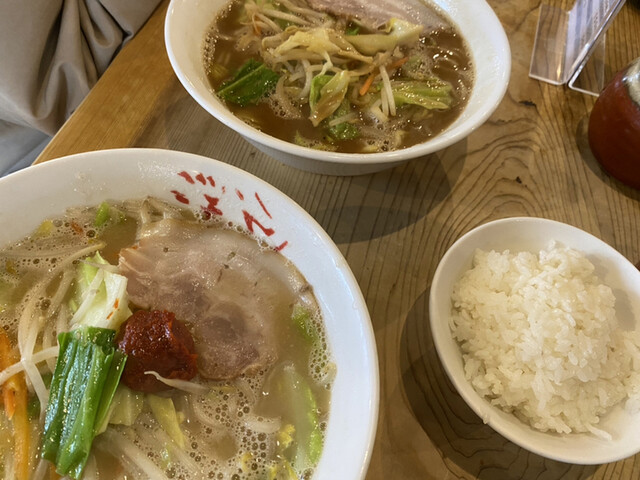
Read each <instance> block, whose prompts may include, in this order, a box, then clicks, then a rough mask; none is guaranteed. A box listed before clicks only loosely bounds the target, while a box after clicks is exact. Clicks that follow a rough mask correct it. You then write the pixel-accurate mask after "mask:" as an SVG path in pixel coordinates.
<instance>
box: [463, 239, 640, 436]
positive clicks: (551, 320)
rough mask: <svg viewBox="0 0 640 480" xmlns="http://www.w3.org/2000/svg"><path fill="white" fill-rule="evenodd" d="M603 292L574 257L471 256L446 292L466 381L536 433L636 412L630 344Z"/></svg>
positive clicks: (637, 381) (633, 338)
mask: <svg viewBox="0 0 640 480" xmlns="http://www.w3.org/2000/svg"><path fill="white" fill-rule="evenodd" d="M614 304H615V297H614V295H613V292H612V291H611V288H609V287H608V286H606V285H602V284H600V283H599V282H598V279H597V277H596V276H595V275H594V266H593V264H592V263H591V262H590V261H589V260H588V259H587V258H586V257H585V256H584V255H583V254H582V253H580V252H578V251H576V250H573V249H569V248H566V247H561V246H558V245H555V244H553V243H552V244H551V245H550V246H549V247H548V248H547V249H545V250H542V251H540V252H539V253H537V254H534V253H530V252H521V253H515V254H512V253H510V252H509V251H508V250H507V251H505V252H502V253H499V252H495V251H491V252H485V251H481V250H478V251H476V253H475V256H474V260H473V266H472V268H471V269H470V270H468V271H467V272H465V273H464V275H463V276H462V277H461V278H460V280H459V281H458V282H457V283H456V285H455V286H454V289H453V294H452V305H453V310H452V317H451V329H452V332H453V335H454V338H455V339H456V340H457V341H458V343H459V344H460V347H461V349H462V353H463V359H464V369H465V375H466V377H467V379H468V380H469V381H470V382H471V383H472V385H473V387H474V388H475V389H476V391H477V392H478V393H479V394H480V395H482V396H484V397H486V398H487V399H488V400H489V401H490V402H491V403H492V404H493V405H496V406H498V407H500V408H502V409H503V410H505V411H508V412H512V413H513V414H515V415H516V416H517V417H518V418H520V419H521V420H523V421H524V422H526V423H528V424H530V425H531V426H532V427H534V428H536V429H538V430H541V431H555V432H560V433H570V432H591V433H593V434H596V435H598V436H601V437H604V438H610V436H609V434H608V433H607V432H604V431H603V430H602V429H600V428H597V427H596V425H597V424H598V422H599V420H600V416H602V415H603V414H605V413H606V412H607V411H608V410H609V409H610V408H611V407H612V406H613V405H615V404H617V403H619V402H621V401H623V400H625V399H626V407H627V408H630V409H632V410H634V411H635V410H637V409H638V406H640V374H639V373H638V372H640V348H639V347H640V337H639V335H638V334H637V333H636V332H629V331H623V330H621V329H620V328H619V327H618V321H617V319H616V314H615V309H614Z"/></svg>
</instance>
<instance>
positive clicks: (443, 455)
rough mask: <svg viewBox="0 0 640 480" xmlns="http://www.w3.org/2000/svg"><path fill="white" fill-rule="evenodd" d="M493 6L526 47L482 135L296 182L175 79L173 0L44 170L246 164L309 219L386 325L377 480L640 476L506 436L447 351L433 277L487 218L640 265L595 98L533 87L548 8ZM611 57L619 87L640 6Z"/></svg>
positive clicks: (291, 172)
mask: <svg viewBox="0 0 640 480" xmlns="http://www.w3.org/2000/svg"><path fill="white" fill-rule="evenodd" d="M489 3H490V4H491V5H492V7H493V8H494V10H495V11H496V14H497V15H498V17H499V18H500V20H501V22H502V23H503V25H504V27H505V30H506V32H507V35H508V37H509V40H510V43H511V49H512V61H513V66H512V75H511V82H510V86H509V89H508V92H507V94H506V96H505V98H504V100H503V101H502V103H501V104H500V106H499V108H498V109H497V110H496V111H495V113H494V114H493V115H492V116H491V117H490V119H489V120H488V121H487V122H486V123H485V124H484V125H483V126H482V127H481V128H479V129H478V130H477V131H476V132H474V133H473V134H471V135H470V136H469V137H468V138H466V139H464V140H462V141H460V142H458V143H456V144H455V145H452V146H451V147H449V148H447V149H445V150H443V151H440V152H438V153H435V154H433V155H430V156H428V157H426V158H422V159H417V160H414V161H412V162H409V163H407V164H404V165H402V166H400V167H397V168H394V169H392V170H388V171H385V172H380V173H377V174H373V175H365V176H360V177H344V178H341V177H329V176H322V175H314V174H310V173H306V172H302V171H297V170H295V169H292V168H290V167H287V166H284V165H282V164H280V163H278V162H276V161H275V160H273V159H271V158H269V157H268V156H266V155H264V154H262V153H261V152H259V151H258V150H256V149H255V148H254V147H252V146H250V145H249V144H248V143H246V142H245V141H244V140H242V139H241V138H240V137H239V136H238V135H237V134H235V133H234V132H232V131H230V130H229V129H228V128H226V127H225V126H223V125H222V124H220V123H219V122H218V121H217V120H215V119H213V118H212V117H210V116H209V115H208V114H207V113H206V112H205V111H204V110H203V109H202V108H200V107H199V106H198V105H197V104H196V103H195V102H194V101H193V100H191V98H190V97H189V96H188V94H187V93H186V92H185V91H184V89H183V88H182V87H181V85H180V84H179V82H178V80H177V79H176V78H175V76H174V74H173V72H172V71H171V68H170V65H169V62H168V59H167V57H166V54H165V51H164V43H163V33H162V26H163V20H164V13H165V10H166V3H165V4H163V6H162V7H161V8H160V9H159V10H158V11H157V12H156V14H155V15H154V16H153V17H152V18H151V19H150V21H149V22H148V24H147V25H146V26H145V28H144V29H143V30H142V31H141V32H140V33H139V34H138V36H137V37H136V38H135V39H134V40H133V41H132V42H131V43H130V44H129V45H127V46H126V47H125V48H124V49H123V51H122V52H121V53H120V54H119V55H118V57H117V58H116V60H115V62H114V63H113V65H112V66H111V67H110V68H109V69H108V70H107V72H106V74H105V75H104V76H103V77H102V79H101V80H100V81H99V82H98V84H97V85H96V87H95V88H94V90H93V91H92V93H91V94H90V95H89V97H88V98H87V99H86V101H85V102H84V103H83V104H82V105H81V106H80V108H78V110H77V111H76V112H75V114H74V115H73V117H72V118H71V119H70V120H69V121H68V122H67V123H66V124H65V126H64V127H63V128H62V130H61V131H60V132H59V133H58V135H56V137H55V138H54V140H53V141H52V142H51V144H50V145H49V146H48V147H47V149H46V150H45V151H44V152H43V153H42V155H41V156H40V158H39V159H38V161H45V160H49V159H53V158H56V157H59V156H63V155H68V154H71V153H76V152H83V151H88V150H97V149H103V148H116V147H131V146H133V147H156V148H169V149H174V150H182V151H188V152H193V153H198V154H201V155H206V156H210V157H213V158H217V159H220V160H223V161H225V162H228V163H230V164H233V165H236V166H238V167H240V168H243V169H245V170H247V171H249V172H251V173H253V174H255V175H257V176H259V177H261V178H263V179H264V180H266V181H268V182H269V183H271V184H273V185H274V186H275V187H277V188H279V189H280V190H282V191H283V192H284V193H286V194H287V195H289V196H290V197H291V198H293V199H294V200H295V201H297V202H298V203H299V204H300V205H301V206H302V207H303V208H305V209H306V210H307V211H308V212H310V213H311V215H312V216H313V217H314V218H315V219H316V220H317V221H318V222H319V223H320V224H321V225H322V226H323V228H324V229H325V230H326V231H327V232H328V233H329V235H330V236H331V237H332V238H333V239H334V241H335V242H336V243H337V245H338V246H339V248H340V250H341V251H342V253H343V254H344V255H345V257H346V259H347V261H348V262H349V265H350V266H351V268H352V270H353V272H354V274H355V276H356V278H357V280H358V282H359V284H360V286H361V288H362V291H363V293H364V295H365V298H366V300H367V305H368V306H369V309H370V312H371V317H372V322H373V326H374V330H375V335H376V340H377V347H378V354H379V359H380V374H381V405H380V417H379V422H378V432H377V438H376V444H375V448H374V451H373V455H372V459H371V465H370V469H369V473H368V476H367V478H368V479H371V480H374V479H376V480H377V479H386V478H401V479H442V480H446V479H476V478H479V479H531V480H533V479H535V480H546V479H556V478H567V479H620V478H622V479H637V478H640V455H636V456H634V457H631V458H628V459H626V460H624V461H620V462H616V463H612V464H606V465H599V466H578V465H569V464H563V463H560V462H555V461H551V460H547V459H544V458H542V457H540V456H538V455H535V454H532V453H529V452H527V451H525V450H523V449H521V448H519V447H517V446H516V445H514V444H513V443H511V442H509V441H507V440H505V439H504V438H503V437H501V436H500V435H498V434H497V433H495V432H494V431H493V430H492V429H491V428H489V427H488V426H486V425H484V424H483V423H482V421H481V420H480V419H479V418H478V417H477V416H476V415H475V414H474V413H473V412H472V411H471V410H470V409H469V407H467V405H466V404H465V403H464V401H463V400H462V399H461V397H460V396H459V395H458V394H457V393H456V391H455V390H454V388H453V387H452V385H451V383H450V382H449V381H448V379H447V377H446V374H445V373H444V371H443V369H442V366H441V364H440V361H439V360H438V357H437V354H436V352H435V349H434V346H433V342H432V339H431V332H430V330H429V327H428V320H429V316H428V293H429V287H430V283H431V279H432V277H433V273H434V271H435V269H436V266H437V264H438V261H439V260H440V258H441V257H442V256H443V254H444V252H445V251H446V249H447V248H448V247H449V246H450V245H451V244H452V243H453V242H454V241H455V240H456V239H457V238H458V237H460V236H461V235H462V234H464V233H465V232H467V231H469V230H470V229H472V228H473V227H475V226H477V225H480V224H482V223H484V222H487V221H489V220H494V219H497V218H502V217H508V216H518V215H522V216H541V217H547V218H551V219H555V220H560V221H563V222H567V223H570V224H572V225H575V226H578V227H580V228H583V229H584V230H587V231H589V232H591V233H593V234H594V235H596V236H598V237H600V238H602V239H603V240H604V241H606V242H608V243H609V244H611V245H613V246H614V247H615V248H617V249H618V250H619V251H620V252H622V253H623V254H624V255H625V256H627V258H629V259H630V260H632V261H633V262H638V261H639V260H640V192H638V191H636V190H633V189H630V188H628V187H625V186H624V185H622V184H620V183H619V182H617V181H615V180H613V179H612V178H610V177H609V176H608V175H607V174H606V173H605V172H603V170H602V169H601V168H600V166H599V164H598V163H597V161H596V160H595V159H594V157H593V156H592V154H591V153H590V151H589V148H588V143H587V137H586V135H587V122H588V116H589V112H590V110H591V108H592V106H593V103H594V100H595V99H594V98H593V97H589V96H586V95H583V94H580V93H577V92H574V91H571V90H569V89H568V88H566V87H555V86H551V85H547V84H544V83H541V82H538V81H535V80H532V79H530V78H529V77H528V70H529V61H530V55H531V50H532V47H533V39H534V36H535V29H536V24H537V18H538V8H539V5H540V1H539V0H490V2H489ZM565 3H571V2H565ZM565 7H566V5H565ZM607 52H608V62H609V63H608V64H607V75H609V76H611V75H612V73H613V72H615V71H616V70H618V69H620V68H622V67H623V66H624V65H626V63H628V62H629V61H630V60H632V59H633V58H635V57H637V56H639V55H640V10H639V7H638V2H637V1H635V0H634V1H629V2H627V4H626V5H625V7H624V8H623V10H622V11H621V13H620V14H619V16H618V18H616V21H615V23H614V25H613V27H612V28H611V30H610V32H609V33H608V36H607Z"/></svg>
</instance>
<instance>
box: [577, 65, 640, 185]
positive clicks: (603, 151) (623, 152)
mask: <svg viewBox="0 0 640 480" xmlns="http://www.w3.org/2000/svg"><path fill="white" fill-rule="evenodd" d="M589 146H590V147H591V151H592V152H593V154H594V155H595V157H596V159H597V160H598V161H599V162H600V164H601V165H602V167H603V168H604V169H605V170H606V171H607V172H608V173H609V174H611V175H612V176H613V177H615V178H617V179H618V180H620V181H621V182H623V183H625V184H627V185H630V186H632V187H634V188H637V189H640V58H637V59H636V60H634V61H633V62H632V63H631V64H630V65H629V66H628V67H627V68H625V69H624V70H622V71H620V72H618V73H617V74H616V76H615V77H614V78H613V80H612V81H611V82H610V83H609V84H608V85H607V86H606V87H605V88H604V89H603V90H602V92H601V93H600V96H599V97H598V100H597V101H596V103H595V105H594V106H593V110H592V111H591V116H590V117H589Z"/></svg>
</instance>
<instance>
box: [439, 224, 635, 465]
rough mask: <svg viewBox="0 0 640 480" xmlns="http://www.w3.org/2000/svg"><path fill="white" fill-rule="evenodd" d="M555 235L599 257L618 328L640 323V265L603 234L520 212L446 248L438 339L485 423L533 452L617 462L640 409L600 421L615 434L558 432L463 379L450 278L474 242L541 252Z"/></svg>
mask: <svg viewBox="0 0 640 480" xmlns="http://www.w3.org/2000/svg"><path fill="white" fill-rule="evenodd" d="M550 240H555V241H556V242H558V244H562V245H564V246H567V247H571V248H574V249H576V250H580V251H582V252H583V253H584V254H585V255H586V257H587V258H588V259H589V260H590V261H591V263H593V264H594V266H595V274H596V275H597V276H598V278H599V280H600V282H602V283H604V284H606V285H608V286H609V287H611V288H612V290H613V292H614V295H615V296H616V304H615V308H616V313H617V315H618V319H619V321H620V325H621V327H622V328H627V329H638V328H640V271H638V269H637V268H635V266H634V265H633V264H632V263H631V262H629V261H628V260H627V259H626V258H625V257H624V256H623V255H622V254H620V253H619V252H618V251H616V250H615V249H613V248H612V247H611V246H609V245H607V244H606V243H604V242H603V241H602V240H600V239H598V238H596V237H594V236H593V235H591V234H589V233H587V232H584V231H583V230H580V229H578V228H576V227H572V226H570V225H567V224H564V223H560V222H556V221H553V220H547V219H543V218H526V217H518V218H507V219H502V220H497V221H494V222H490V223H487V224H484V225H481V226H479V227H477V228H475V229H474V230H471V231H470V232H468V233H467V234H465V235H463V236H462V237H461V238H459V239H458V240H457V241H456V242H455V243H454V244H453V245H452V246H451V248H450V249H449V250H448V251H447V252H446V254H445V255H444V257H443V258H442V260H441V261H440V263H439V265H438V268H437V269H436V272H435V275H434V277H433V283H432V285H431V291H430V296H429V316H430V322H431V331H432V334H433V341H434V343H435V346H436V349H437V351H438V354H439V356H440V359H441V361H442V364H443V366H444V368H445V370H446V372H447V374H448V375H449V378H450V379H451V381H452V382H453V384H454V385H455V387H456V389H457V390H458V392H459V393H460V395H461V396H462V397H463V398H464V400H465V401H466V402H467V403H468V404H469V406H470V407H471V408H472V409H473V410H474V411H475V413H476V414H478V416H479V417H480V418H482V419H483V421H484V422H485V423H487V424H489V425H490V426H491V427H492V428H493V429H494V430H496V431H497V432H498V433H500V434H502V435H503V436H504V437H506V438H508V439H509V440H511V441H513V442H514V443H516V444H518V445H520V446H521V447H523V448H526V449H527V450H529V451H531V452H534V453H537V454H539V455H542V456H544V457H548V458H551V459H554V460H559V461H562V462H568V463H576V464H600V463H606V462H613V461H617V460H620V459H623V458H626V457H628V456H631V455H633V454H635V453H637V452H638V451H640V435H638V431H640V413H634V414H631V413H629V412H628V411H626V410H625V409H624V408H623V406H622V405H618V406H616V407H614V408H613V409H612V410H611V412H610V413H608V414H607V415H605V416H604V417H602V418H601V422H600V424H599V425H598V428H602V429H604V430H606V431H607V432H609V433H610V434H611V436H612V439H611V440H604V439H602V438H598V437H596V436H594V435H590V434H568V435H560V434H555V433H543V432H540V431H537V430H534V429H532V428H531V427H529V426H528V425H526V424H524V423H523V422H521V421H519V420H518V419H517V418H516V417H515V416H513V415H511V414H508V413H505V412H504V411H502V410H500V409H498V408H496V407H493V406H492V405H491V404H490V403H489V401H487V400H485V399H484V398H483V397H481V396H480V395H479V394H478V393H476V391H475V390H474V388H473V387H472V386H471V384H470V383H469V382H468V381H467V380H466V378H465V374H464V370H463V360H462V354H461V351H460V348H459V347H458V344H457V342H456V341H455V340H454V339H453V337H452V335H451V330H450V326H449V320H450V317H451V293H452V289H453V285H454V283H455V282H457V281H458V279H459V278H460V276H461V275H462V273H463V272H464V271H466V270H468V269H469V268H471V260H472V258H473V255H474V252H475V250H476V249H482V250H485V251H488V250H495V251H498V252H501V251H504V250H506V249H509V250H510V251H511V252H512V253H513V252H518V251H531V252H538V251H540V250H541V249H543V248H545V247H547V246H548V242H549V241H550Z"/></svg>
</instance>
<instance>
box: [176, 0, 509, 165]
mask: <svg viewBox="0 0 640 480" xmlns="http://www.w3.org/2000/svg"><path fill="white" fill-rule="evenodd" d="M194 1H197V0H194ZM423 1H424V0H423ZM182 3H185V0H171V1H170V3H169V7H168V9H167V13H166V16H165V22H164V41H165V48H166V51H167V55H168V57H169V62H170V64H171V67H172V69H173V71H174V73H175V75H176V76H177V77H178V79H179V81H180V83H181V84H182V85H183V87H184V88H185V89H186V90H187V92H188V93H189V95H191V96H192V98H194V99H195V100H196V102H197V103H198V104H199V105H200V106H201V107H203V108H204V109H205V110H206V111H207V112H208V113H209V114H211V115H212V116H213V117H215V118H216V119H217V120H219V121H220V122H221V123H223V124H224V125H226V126H227V127H229V128H231V129H232V130H234V131H235V132H236V133H238V134H240V135H242V136H243V137H246V138H247V139H249V140H250V141H253V142H256V143H258V144H261V145H264V146H265V147H267V148H271V149H273V150H276V151H280V152H284V153H285V154H288V155H295V156H300V157H305V158H308V159H311V160H316V161H321V162H326V163H327V164H336V165H342V164H350V163H352V162H358V160H366V162H367V164H369V165H381V164H395V163H400V162H402V161H405V160H410V159H414V158H419V157H423V156H425V155H428V154H431V153H434V152H436V151H439V150H442V149H444V148H446V147H448V146H450V145H452V144H454V143H456V142H458V141H460V140H462V139H464V138H466V137H467V136H469V135H470V134H471V133H472V132H474V131H475V130H476V129H477V128H478V127H480V126H481V125H482V124H483V123H485V122H486V120H487V119H488V118H489V117H490V116H491V115H492V114H493V112H494V111H495V109H496V108H497V107H498V105H499V104H500V102H501V101H502V99H503V98H504V96H505V94H506V91H507V88H508V85H509V78H510V75H511V49H510V45H509V40H508V37H507V34H506V32H505V31H504V28H503V26H502V23H501V22H500V20H499V19H498V17H497V15H496V13H495V12H494V10H493V9H492V8H491V7H490V6H489V4H488V3H487V2H486V0H476V1H475V3H476V6H478V8H482V9H486V10H485V14H486V18H485V19H484V24H486V25H487V28H488V30H491V32H492V35H495V37H496V42H495V43H496V46H497V48H496V54H497V55H498V56H499V58H500V62H499V65H500V66H501V68H500V69H499V75H498V77H497V78H496V80H495V85H496V86H497V88H494V89H491V93H490V95H489V96H488V97H486V99H487V100H486V104H487V105H489V107H488V108H483V109H482V110H480V111H477V112H475V113H474V114H473V115H471V116H470V117H469V118H468V119H467V120H466V121H465V125H467V127H466V128H461V126H460V127H456V128H454V129H451V130H445V131H444V132H442V133H440V134H438V135H436V136H435V137H433V138H431V139H428V140H427V141H425V142H423V143H420V144H417V145H413V146H411V147H408V148H403V149H400V150H392V151H388V152H375V153H366V154H363V153H342V152H327V151H321V150H317V149H313V148H309V147H303V146H300V145H295V144H293V143H290V142H287V141H285V140H281V139H279V138H277V137H274V136H271V135H269V134H266V133H264V132H262V131H260V130H258V129H256V128H255V127H253V126H251V125H249V124H247V123H245V122H243V121H242V120H240V119H239V118H237V117H236V116H235V115H233V114H232V113H231V111H230V110H229V109H227V108H226V107H225V105H224V104H223V103H222V102H220V101H219V100H218V99H217V98H216V97H215V95H214V94H213V93H212V91H211V89H210V88H208V91H209V93H210V95H207V96H205V95H202V94H201V93H200V91H199V90H198V89H197V88H196V87H195V85H194V84H193V83H192V82H191V80H190V79H189V77H188V76H187V75H186V74H185V72H184V70H183V69H182V68H181V65H182V60H181V59H180V58H179V57H178V56H177V55H176V52H175V49H174V45H173V43H172V42H173V35H172V34H173V31H174V27H173V24H174V22H175V15H176V13H175V11H176V6H177V5H179V4H182ZM472 91H473V89H472Z"/></svg>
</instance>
